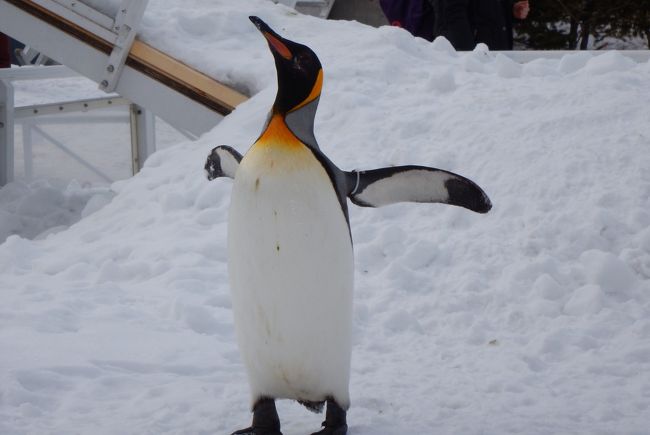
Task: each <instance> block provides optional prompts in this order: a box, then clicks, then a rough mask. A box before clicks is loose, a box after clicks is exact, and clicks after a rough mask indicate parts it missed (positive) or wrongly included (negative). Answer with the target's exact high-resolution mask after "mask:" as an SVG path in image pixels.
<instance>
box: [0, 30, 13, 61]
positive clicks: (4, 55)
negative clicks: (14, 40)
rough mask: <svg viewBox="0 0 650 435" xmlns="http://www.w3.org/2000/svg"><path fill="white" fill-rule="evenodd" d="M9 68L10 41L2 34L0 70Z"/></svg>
mask: <svg viewBox="0 0 650 435" xmlns="http://www.w3.org/2000/svg"><path fill="white" fill-rule="evenodd" d="M10 66H11V40H10V39H9V37H8V36H7V35H5V34H4V33H0V68H9V67H10Z"/></svg>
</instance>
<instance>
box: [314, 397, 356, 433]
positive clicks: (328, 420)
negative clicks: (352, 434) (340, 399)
mask: <svg viewBox="0 0 650 435" xmlns="http://www.w3.org/2000/svg"><path fill="white" fill-rule="evenodd" d="M345 415H346V412H345V410H344V409H343V408H341V407H340V406H339V405H338V403H336V402H335V401H334V399H327V411H326V413H325V421H324V422H323V425H322V426H323V429H321V430H319V431H318V432H314V433H313V434H311V435H345V434H347V433H348V425H347V421H346V418H345Z"/></svg>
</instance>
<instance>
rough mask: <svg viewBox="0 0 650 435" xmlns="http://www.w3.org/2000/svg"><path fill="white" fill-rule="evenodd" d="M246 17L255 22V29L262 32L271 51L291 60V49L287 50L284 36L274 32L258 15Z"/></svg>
mask: <svg viewBox="0 0 650 435" xmlns="http://www.w3.org/2000/svg"><path fill="white" fill-rule="evenodd" d="M248 19H249V20H251V22H252V23H253V24H255V27H257V30H259V31H260V32H262V35H264V37H265V38H266V41H267V42H268V43H269V47H270V48H271V51H273V52H274V53H277V54H278V55H279V56H280V57H282V58H284V59H286V60H291V59H292V58H293V54H292V53H291V50H289V48H288V47H287V45H286V44H285V43H284V38H282V37H281V36H280V35H278V34H277V33H275V32H274V31H273V29H271V28H270V27H269V25H268V24H266V23H265V22H264V21H262V20H261V19H260V18H259V17H255V16H251V17H248Z"/></svg>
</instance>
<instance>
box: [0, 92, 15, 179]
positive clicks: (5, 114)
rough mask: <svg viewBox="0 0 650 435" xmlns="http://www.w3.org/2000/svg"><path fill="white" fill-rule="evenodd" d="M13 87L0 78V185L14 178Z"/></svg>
mask: <svg viewBox="0 0 650 435" xmlns="http://www.w3.org/2000/svg"><path fill="white" fill-rule="evenodd" d="M13 109H14V88H13V86H12V85H11V83H10V82H6V81H4V80H0V186H4V185H5V184H7V183H8V182H10V181H12V180H13V179H14V110H13Z"/></svg>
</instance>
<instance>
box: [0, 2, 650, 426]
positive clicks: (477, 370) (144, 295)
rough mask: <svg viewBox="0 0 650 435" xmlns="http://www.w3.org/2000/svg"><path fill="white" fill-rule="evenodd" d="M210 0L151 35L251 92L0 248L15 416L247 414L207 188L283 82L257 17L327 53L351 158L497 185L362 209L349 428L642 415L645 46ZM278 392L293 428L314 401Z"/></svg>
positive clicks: (647, 187) (5, 355)
mask: <svg viewBox="0 0 650 435" xmlns="http://www.w3.org/2000/svg"><path fill="white" fill-rule="evenodd" d="M187 3H188V2H185V4H187ZM192 4H193V5H195V8H189V7H186V6H185V7H183V8H181V7H179V6H177V5H176V3H175V2H171V1H167V0H159V1H157V2H151V4H150V6H149V10H148V12H147V15H146V16H145V21H146V23H148V24H147V26H146V27H145V33H144V37H145V39H148V40H149V41H150V42H152V43H153V44H154V45H156V46H158V47H162V48H168V51H170V52H172V53H174V54H175V55H177V56H179V57H182V58H183V59H184V60H185V61H186V62H188V63H192V64H194V65H196V66H198V67H200V68H201V69H202V70H204V71H206V72H209V73H211V74H213V75H215V76H217V77H219V78H220V79H222V80H224V81H228V82H229V83H231V84H235V85H237V86H238V87H240V88H241V89H246V90H248V91H250V92H251V93H255V94H256V95H255V97H254V98H252V99H251V100H250V101H248V102H246V103H244V104H243V105H242V106H240V107H239V108H238V109H237V110H236V111H235V112H234V113H233V114H232V115H230V116H228V117H227V118H226V119H224V121H223V122H222V123H221V124H219V125H218V126H217V127H216V128H215V129H214V130H213V131H211V132H210V133H208V134H206V135H205V136H204V137H203V138H202V139H201V140H200V141H198V142H196V143H190V142H184V143H178V145H176V146H173V147H170V148H168V149H165V150H163V151H160V152H158V153H156V154H154V155H153V156H152V157H151V158H150V159H149V160H148V161H147V163H146V167H145V168H144V170H143V171H141V173H140V174H138V175H137V176H136V177H134V178H132V179H128V180H126V181H121V182H118V183H115V184H113V186H112V190H113V191H114V193H115V196H114V197H113V198H112V200H111V202H110V203H109V204H107V205H106V206H104V207H103V208H101V209H99V210H97V211H95V212H94V213H90V214H88V215H87V216H86V217H85V218H83V219H82V220H81V221H80V222H79V223H77V224H75V225H73V226H72V227H70V228H69V229H68V230H65V231H62V232H58V233H56V234H52V235H49V236H48V237H46V238H44V239H42V240H36V241H31V240H28V239H26V238H21V237H17V236H11V237H9V238H8V239H7V241H6V242H5V243H4V244H2V245H0V291H1V292H2V293H1V295H2V302H3V303H2V305H1V306H0V355H2V356H1V357H0V433H2V434H10V435H14V434H106V435H114V434H134V435H135V434H162V433H169V434H215V433H220V434H224V433H230V432H231V431H232V430H234V429H236V428H240V427H243V426H244V425H246V424H248V423H249V420H250V414H249V412H248V392H247V388H248V387H247V383H246V378H245V374H244V369H243V366H242V364H241V361H240V357H239V353H238V350H237V346H236V343H235V337H234V331H233V322H232V314H231V308H230V297H229V289H228V280H227V273H226V260H227V258H226V231H227V228H226V220H227V213H228V204H229V197H230V188H231V182H230V181H229V180H223V179H218V180H215V181H212V182H208V181H207V180H206V179H205V177H204V174H203V163H204V160H205V156H206V155H207V154H208V152H209V150H210V149H211V148H212V147H213V146H215V145H218V144H231V145H234V146H235V147H236V148H237V149H238V150H239V151H241V152H244V151H245V150H246V149H247V147H248V146H249V145H250V144H251V143H252V142H253V140H254V139H255V138H256V137H257V135H258V134H259V132H260V128H261V126H262V124H263V121H264V118H265V115H266V112H267V110H268V108H269V107H270V104H271V103H272V100H273V97H274V93H275V87H274V81H275V73H274V67H273V62H272V58H271V55H270V53H268V49H267V48H266V46H265V42H264V40H263V38H261V36H260V35H259V33H258V32H257V30H256V29H255V28H254V27H253V26H252V25H251V24H250V23H249V21H248V19H247V16H248V15H251V14H256V15H259V16H261V17H262V18H263V19H265V20H267V21H268V23H269V24H270V25H271V26H272V27H273V28H275V29H276V30H278V31H279V32H280V33H281V34H283V35H286V36H287V37H289V38H291V39H294V40H297V41H300V42H303V43H306V44H307V45H309V46H311V47H312V48H313V49H314V50H315V51H316V52H317V53H318V54H319V57H320V58H321V61H322V63H323V65H324V69H325V85H324V91H323V96H322V98H321V106H320V108H319V112H318V115H317V126H316V136H317V138H318V139H319V142H320V145H321V148H322V149H323V150H324V151H325V152H326V153H327V154H328V155H329V156H330V157H331V158H332V160H333V161H334V162H335V163H337V164H338V165H339V166H341V167H342V168H344V169H352V168H359V169H366V168H374V167H380V166H386V165H399V164H407V163H415V164H425V165H431V166H435V167H439V168H444V169H448V170H452V171H455V172H458V173H460V174H462V175H465V176H467V177H469V178H471V179H473V180H474V181H476V182H477V183H478V184H479V185H481V186H482V187H483V188H484V189H485V190H486V191H487V192H488V194H489V195H490V197H491V199H492V202H493V204H494V208H493V210H492V211H491V212H490V213H488V214H487V215H477V214H474V213H471V212H469V211H467V210H464V209H460V208H454V207H450V206H444V205H421V204H420V205H418V204H399V205H394V206H389V207H385V208H381V209H362V208H358V207H355V206H353V205H352V206H351V209H350V215H351V219H350V220H351V226H352V235H353V238H354V243H355V253H356V294H355V316H354V317H355V318H354V324H355V329H354V350H353V362H352V381H351V394H352V402H353V403H352V408H351V410H350V413H349V423H350V434H356V435H362V434H367V435H370V434H372V435H395V434H404V433H427V434H428V433H440V434H524V433H525V434H549V435H550V434H560V433H562V434H635V435H641V434H645V433H647V423H648V415H650V281H649V280H650V173H649V172H648V170H647V168H648V167H650V153H649V152H648V150H649V146H650V123H649V122H648V115H647V96H648V95H649V92H650V64H648V63H642V64H635V63H634V62H632V61H630V60H628V59H627V58H625V57H623V56H622V55H621V54H619V53H616V52H612V53H608V54H605V55H602V56H599V57H591V56H590V55H588V54H584V53H583V54H575V55H569V56H565V57H564V58H563V59H561V60H558V61H551V60H538V61H535V62H531V63H529V64H526V65H523V66H521V65H517V64H514V63H513V62H511V61H510V60H508V59H507V58H505V57H502V56H497V57H496V58H495V57H494V56H490V55H486V54H485V53H484V52H483V51H482V50H480V49H479V50H477V51H475V52H473V53H464V54H458V53H455V52H453V50H451V49H450V48H449V45H448V44H447V43H446V42H445V41H444V40H438V41H436V42H434V43H433V44H430V43H426V42H425V41H422V40H418V39H413V38H411V37H410V36H409V35H408V34H406V33H405V32H403V31H400V30H398V29H394V28H388V27H385V28H380V29H373V28H370V27H366V26H362V25H359V24H357V23H349V22H325V21H320V20H317V19H315V18H310V17H303V16H299V15H295V14H294V13H291V12H290V11H289V10H288V9H286V8H284V7H281V6H275V5H273V4H272V3H270V2H267V1H264V0H249V1H246V2H244V1H241V2H228V1H225V0H220V1H215V0H210V1H208V0H193V1H192ZM188 41H191V44H190V43H188ZM0 192H2V191H0ZM279 411H280V415H281V418H282V420H283V433H284V434H285V435H298V434H305V433H311V432H312V431H314V430H315V429H316V428H317V427H318V426H319V424H320V421H321V419H322V416H315V415H312V414H310V413H308V412H307V411H306V410H304V408H302V407H300V406H299V405H296V404H293V403H288V402H281V403H280V406H279Z"/></svg>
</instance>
